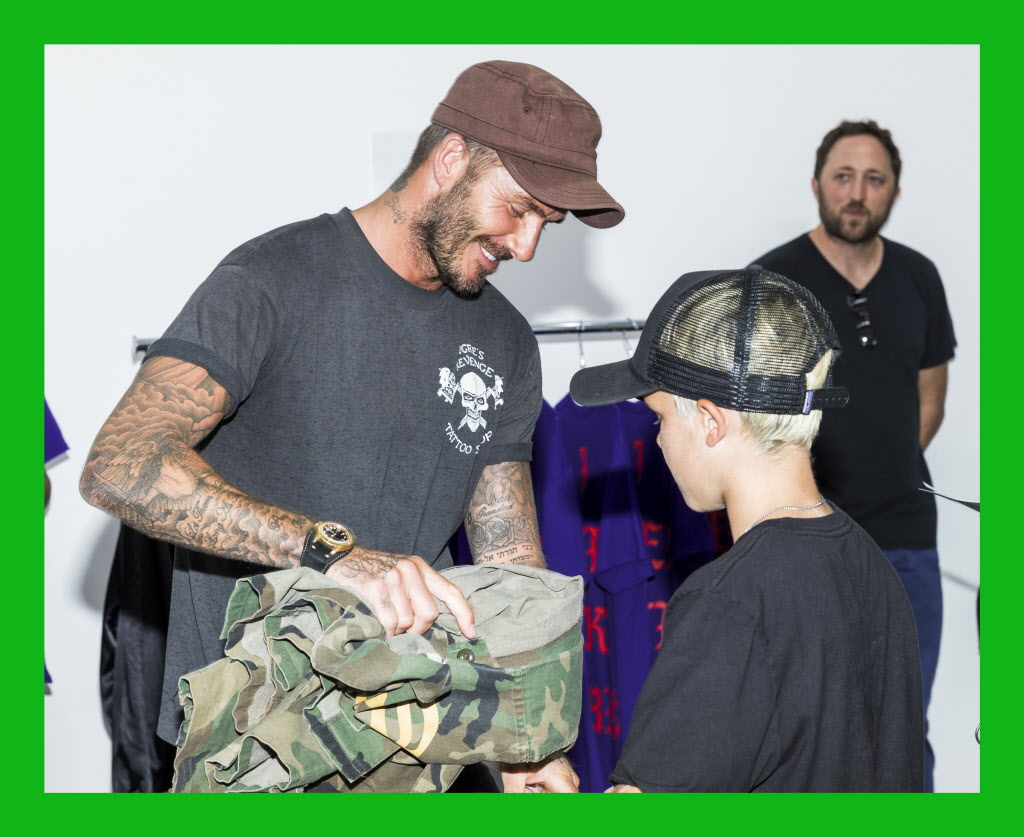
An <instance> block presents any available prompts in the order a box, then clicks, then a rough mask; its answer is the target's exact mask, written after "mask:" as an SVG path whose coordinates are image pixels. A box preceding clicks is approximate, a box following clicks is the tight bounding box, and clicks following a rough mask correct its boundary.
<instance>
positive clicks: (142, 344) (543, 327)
mask: <svg viewBox="0 0 1024 837" xmlns="http://www.w3.org/2000/svg"><path fill="white" fill-rule="evenodd" d="M645 322H646V320H633V319H625V320H596V321H592V322H584V321H583V320H580V321H578V322H571V321H570V322H561V323H538V324H537V325H533V326H531V328H532V329H533V333H534V334H538V335H540V334H598V333H601V332H618V331H642V330H643V327H644V323H645ZM155 342H156V338H155V337H133V338H132V357H137V356H138V355H141V354H145V353H146V352H148V351H149V347H150V346H152V345H153V344H154V343H155Z"/></svg>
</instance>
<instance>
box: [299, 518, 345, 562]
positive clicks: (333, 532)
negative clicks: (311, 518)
mask: <svg viewBox="0 0 1024 837" xmlns="http://www.w3.org/2000/svg"><path fill="white" fill-rule="evenodd" d="M355 545H356V536H355V533H354V532H353V531H352V530H351V529H349V528H348V527H347V526H344V525H343V524H341V523H332V522H331V521H329V520H321V521H320V522H319V523H314V524H313V528H312V529H310V530H309V534H307V535H306V541H305V543H303V545H302V557H301V558H300V559H299V564H301V565H302V566H303V567H311V568H312V569H314V570H319V571H320V572H322V573H323V572H327V568H328V567H330V566H331V565H332V564H335V563H337V562H338V561H340V560H341V559H342V558H344V557H345V556H346V555H348V553H349V552H350V551H351V550H352V547H354V546H355Z"/></svg>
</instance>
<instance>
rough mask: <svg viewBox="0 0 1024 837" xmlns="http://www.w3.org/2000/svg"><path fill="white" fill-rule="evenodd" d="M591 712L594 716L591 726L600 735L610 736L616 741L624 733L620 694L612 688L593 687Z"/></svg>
mask: <svg viewBox="0 0 1024 837" xmlns="http://www.w3.org/2000/svg"><path fill="white" fill-rule="evenodd" d="M589 691H590V712H591V714H592V715H593V716H594V717H593V720H592V721H591V725H592V726H593V727H594V732H596V733H597V734H598V735H610V736H611V737H612V740H613V741H614V740H615V739H617V738H618V737H619V734H620V733H621V732H622V723H621V722H620V721H619V693H618V692H617V691H616V690H615V689H613V688H611V687H610V686H604V687H603V688H602V687H601V686H591V687H590V689H589Z"/></svg>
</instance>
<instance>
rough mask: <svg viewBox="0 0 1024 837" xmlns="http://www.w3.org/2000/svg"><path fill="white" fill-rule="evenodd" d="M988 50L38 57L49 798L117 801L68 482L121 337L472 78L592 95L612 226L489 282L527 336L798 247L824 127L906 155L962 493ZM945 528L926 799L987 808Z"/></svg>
mask: <svg viewBox="0 0 1024 837" xmlns="http://www.w3.org/2000/svg"><path fill="white" fill-rule="evenodd" d="M978 56H979V52H978V49H977V48H976V47H971V46H942V47H929V46H872V47H857V46H844V47H817V46H751V47H720V46H685V47H650V46H640V47H635V46H626V47H618V46H600V47H589V46H569V47H565V46H522V47H512V46H501V47H476V46H445V47H443V48H442V47H430V46H402V47H377V46H357V47H348V46H346V47H341V46H334V47H332V46H319V47H308V46H307V47H244V46H231V47H179V46H169V47H152V46H147V47H81V46H57V47H55V46H51V47H48V48H47V51H46V345H45V348H46V367H45V371H46V395H47V398H48V399H49V402H50V406H51V408H52V409H53V411H54V414H55V415H56V417H57V419H58V421H59V423H60V425H61V428H62V429H63V431H64V434H65V436H66V438H67V440H68V442H69V444H70V446H71V451H70V454H69V457H68V459H67V461H64V462H62V463H60V464H58V465H56V466H55V467H54V468H53V469H52V470H51V472H50V477H51V479H52V481H53V484H54V495H53V499H52V501H51V505H50V509H49V512H48V513H47V518H46V534H47V550H46V561H47V564H46V566H47V581H46V591H45V595H46V651H47V662H48V663H49V666H50V671H51V673H52V674H53V676H54V678H55V684H54V686H53V693H52V694H51V695H49V696H48V697H46V698H45V703H46V789H47V790H48V791H105V790H109V787H110V783H109V752H110V748H109V741H108V739H107V736H106V733H105V731H104V729H103V726H102V722H101V720H100V711H99V700H98V694H97V691H98V690H97V687H96V685H95V684H96V669H97V658H98V651H99V635H100V609H101V607H102V598H103V590H104V586H105V584H106V578H107V570H108V567H109V564H110V559H111V556H112V552H113V542H114V538H115V537H116V525H115V524H114V522H113V521H112V520H110V519H108V518H107V517H105V516H104V515H103V514H102V513H101V512H98V511H96V510H94V509H92V508H90V507H88V506H87V505H86V504H85V503H84V502H83V501H82V500H81V499H80V498H79V497H78V492H77V480H78V475H79V473H80V471H81V466H82V462H83V460H84V457H85V454H86V452H87V450H88V448H89V446H90V444H91V442H92V439H93V436H94V435H95V433H96V431H97V430H98V428H99V426H100V424H101V423H102V422H103V420H104V418H105V417H106V415H107V414H108V413H109V411H110V410H111V409H112V408H113V406H114V404H115V403H116V401H117V399H118V398H119V397H120V395H121V394H122V392H123V391H124V390H125V388H126V387H127V385H128V383H129V381H130V380H131V378H132V376H133V375H134V372H135V370H136V366H135V364H134V362H133V357H132V353H131V344H132V338H133V336H139V337H155V336H159V334H160V333H161V332H162V331H163V329H164V328H165V327H166V325H167V324H168V322H169V321H170V319H171V318H172V316H173V315H174V314H175V313H176V312H177V310H178V309H179V308H180V306H181V305H182V303H183V302H184V301H185V299H186V298H187V297H188V295H189V294H190V293H191V291H192V290H193V289H194V288H195V286H196V285H197V284H198V283H199V282H200V281H201V280H202V279H203V278H204V277H205V276H206V274H207V273H208V272H209V271H210V269H211V268H212V267H213V266H214V265H215V264H216V263H217V262H218V261H219V260H220V258H221V257H222V256H223V255H224V254H226V253H227V252H228V251H229V250H230V249H232V248H233V247H234V246H235V245H237V244H239V243H241V242H242V241H245V240H246V239H248V238H251V237H253V236H255V235H258V234H259V233H261V232H264V231H266V230H268V229H271V228H273V227H275V226H279V225H281V224H285V223H288V222H291V221H294V220H298V219H301V218H307V217H311V216H313V215H316V214H319V213H321V212H325V211H326V212H333V211H336V210H337V209H339V208H340V207H341V206H342V205H348V206H352V207H354V206H359V205H360V204H362V203H364V202H366V201H367V200H369V199H370V198H372V197H374V196H375V194H376V193H377V192H378V191H379V190H380V188H381V187H382V186H383V185H384V184H386V183H387V182H388V181H389V179H390V177H391V176H392V175H393V174H394V173H395V172H394V170H393V167H392V166H391V165H390V163H391V161H392V160H394V159H395V155H396V153H397V154H398V156H399V157H401V156H404V154H405V153H406V151H405V149H404V148H403V142H404V141H405V140H406V139H407V138H411V137H412V136H413V135H415V133H416V132H418V131H419V130H420V129H421V128H422V127H423V126H424V125H425V124H426V122H427V121H428V119H429V117H430V114H431V112H432V110H433V107H434V105H435V104H436V102H437V101H438V100H439V99H440V98H441V96H443V94H444V92H445V91H446V90H447V88H448V85H449V84H450V83H451V81H452V79H453V78H454V77H455V75H456V74H457V73H458V72H459V71H460V70H462V69H463V68H465V67H466V66H468V65H470V64H471V63H474V62H476V61H479V60H484V59H489V58H508V59H512V60H519V61H528V62H532V63H535V64H539V65H541V66H543V67H545V68H546V69H548V70H550V71H552V72H554V73H555V74H556V75H558V76H560V77H561V78H563V79H564V80H566V81H567V82H568V83H569V84H571V85H572V86H574V87H575V88H576V89H578V90H579V91H580V92H581V93H582V94H583V95H584V96H586V97H587V98H588V99H589V100H590V101H591V103H592V104H593V105H594V106H595V107H596V108H597V110H598V112H599V113H600V114H601V117H602V121H603V123H604V129H605V136H604V139H603V140H602V142H601V146H600V159H599V168H600V178H601V181H602V182H603V183H604V184H605V185H606V186H607V188H608V189H609V190H610V191H611V192H612V194H613V195H615V197H616V198H617V199H618V200H619V201H620V202H621V203H622V204H623V205H624V206H625V207H626V210H627V220H626V221H625V222H624V223H623V224H621V225H620V226H619V227H617V228H615V229H613V230H591V229H590V228H587V227H584V226H583V225H581V224H579V223H578V222H576V221H575V220H570V221H569V222H567V223H566V224H564V225H562V226H561V227H558V228H554V229H552V230H551V231H550V232H549V233H547V234H546V236H545V240H544V241H543V242H542V244H541V247H540V249H539V251H538V255H537V257H536V258H535V259H534V261H533V263H532V264H530V265H519V264H506V265H503V266H502V268H501V271H500V272H499V273H498V275H497V277H496V284H497V285H498V286H499V287H500V288H501V289H502V290H503V291H504V292H505V293H506V294H507V295H508V296H509V297H510V298H511V299H512V300H513V302H515V303H516V304H517V305H518V306H519V307H520V309H521V310H522V311H523V312H524V313H525V314H526V315H527V316H528V317H529V318H530V320H531V321H532V322H535V323H538V322H550V321H553V320H562V319H566V320H578V319H585V320H601V319H621V318H625V317H634V318H641V317H644V316H645V315H646V313H647V311H648V310H649V309H650V307H651V306H652V305H653V304H654V302H655V301H656V300H657V298H658V297H659V296H660V294H661V292H662V291H663V290H664V288H665V287H666V286H667V285H668V284H669V283H670V282H671V281H672V280H673V279H675V278H676V277H677V276H679V275H680V274H681V273H684V272H686V271H688V270H695V269H705V268H722V267H734V266H741V265H743V264H746V263H747V262H748V261H749V260H751V259H752V258H754V257H755V256H757V255H759V254H760V253H762V252H764V251H765V250H767V249H769V248H771V247H773V246H775V245H777V244H780V243H782V242H783V241H786V240H789V239H790V238H792V237H793V236H795V235H797V234H798V233H800V232H803V231H805V230H808V229H810V228H811V227H812V226H814V224H815V223H816V221H817V214H816V205H815V203H814V201H813V199H812V196H811V193H810V186H809V181H810V177H811V173H812V166H813V157H814V150H815V148H816V147H817V144H818V142H819V141H820V138H821V136H822V135H823V134H824V133H825V131H827V130H828V129H829V128H831V127H832V126H833V125H835V124H836V123H837V122H838V121H839V120H841V119H843V118H862V117H871V118H874V119H877V120H878V121H879V122H880V123H881V124H882V125H884V126H887V127H889V128H891V129H892V131H893V133H894V135H895V138H896V141H897V143H898V145H899V146H900V149H901V152H902V155H903V158H904V161H905V162H904V172H903V178H902V184H901V185H902V188H903V194H902V197H901V198H900V200H899V201H898V203H897V205H896V207H895V209H894V211H893V215H892V218H891V220H890V223H889V225H888V227H887V229H886V234H887V235H888V236H890V237H891V238H893V239H895V240H897V241H901V242H903V243H906V244H908V245H910V246H912V247H914V248H916V249H919V250H921V251H923V252H924V253H925V254H927V255H928V256H929V257H930V258H932V259H933V260H934V261H935V262H936V263H937V264H938V266H939V269H940V271H941V272H942V275H943V277H944V280H945V283H946V291H947V294H948V297H949V301H950V305H951V308H952V311H953V316H954V320H955V325H956V329H957V336H958V338H959V341H960V346H959V350H958V357H957V360H956V362H955V363H954V364H953V366H952V369H951V380H950V391H949V398H948V401H947V415H946V422H945V425H944V426H943V429H942V430H941V432H940V433H939V435H938V437H937V438H936V440H935V442H934V443H933V445H932V448H931V449H930V451H929V461H930V464H931V466H932V474H933V477H934V481H935V484H936V485H937V486H939V487H940V490H943V489H944V490H946V491H947V492H949V493H953V494H954V495H956V496H963V497H969V498H972V499H973V498H977V497H978V496H979V491H980V488H979V481H978V479H979V478H978V471H979V468H978V449H979V423H978V413H977V405H978V392H979V382H978V369H979V359H978V347H979V321H978V310H979V309H978V280H979V222H978V218H979V208H978V193H979V188H978V176H979V175H978V172H979V164H978V153H979V128H978V122H979V93H978V80H979V75H978ZM396 146H397V147H398V148H399V149H400V151H398V152H396V151H395V148H396ZM633 339H634V341H635V337H634V338H633ZM624 351H625V350H624V347H623V343H622V340H621V338H620V337H618V336H611V337H605V338H600V337H592V338H588V339H587V341H586V359H587V362H588V363H590V364H595V363H600V362H605V361H608V360H617V359H619V358H621V357H623V356H624ZM542 354H543V361H544V374H545V385H544V391H545V395H546V396H547V398H548V399H549V400H551V401H552V402H554V401H557V400H558V399H559V398H561V397H562V396H563V395H564V394H565V392H566V389H567V386H568V381H569V378H570V376H571V374H572V372H573V371H574V370H575V368H576V367H577V365H578V351H577V347H576V341H575V339H572V338H571V339H568V340H565V339H555V338H552V339H545V340H542ZM939 511H940V518H939V520H940V554H941V558H942V562H943V566H944V568H945V570H946V572H947V573H948V578H947V582H946V584H945V589H946V594H947V598H946V630H945V634H944V638H943V642H944V645H943V650H942V656H941V658H940V662H939V673H938V680H937V683H936V686H935V693H934V698H933V705H932V713H931V716H932V735H933V741H934V745H935V749H936V753H937V758H938V764H937V773H936V787H937V789H939V790H947V791H953V790H957V791H977V790H978V789H979V764H978V746H977V745H976V744H975V742H974V740H973V731H974V727H975V725H976V723H977V721H978V716H979V695H978V655H977V642H976V635H975V630H974V593H973V590H972V589H971V585H976V584H977V583H978V578H979V566H978V517H977V515H975V514H974V513H973V512H969V511H967V510H965V509H962V508H960V507H958V506H954V505H953V504H950V503H946V502H944V501H940V504H939ZM68 544H73V545H74V546H72V547H69V546H68ZM954 577H955V579H954ZM58 637H60V638H61V640H60V642H59V643H58ZM69 637H71V638H73V641H70V642H69V641H68V638H69Z"/></svg>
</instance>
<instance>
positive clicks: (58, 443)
mask: <svg viewBox="0 0 1024 837" xmlns="http://www.w3.org/2000/svg"><path fill="white" fill-rule="evenodd" d="M43 411H44V416H43V427H44V433H45V438H44V440H43V444H44V447H45V452H44V457H45V458H44V459H43V464H44V465H45V464H46V463H47V462H50V461H52V460H54V459H56V458H57V457H58V456H60V455H61V454H62V453H64V451H66V450H67V449H68V443H67V442H65V441H64V436H63V434H62V433H61V432H60V427H58V426H57V420H56V419H55V418H54V417H53V413H51V412H50V405H49V404H47V403H46V399H45V398H44V399H43ZM52 682H53V678H52V677H51V676H50V670H49V669H48V668H47V667H46V661H45V660H44V661H43V684H44V685H45V684H46V683H52Z"/></svg>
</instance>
